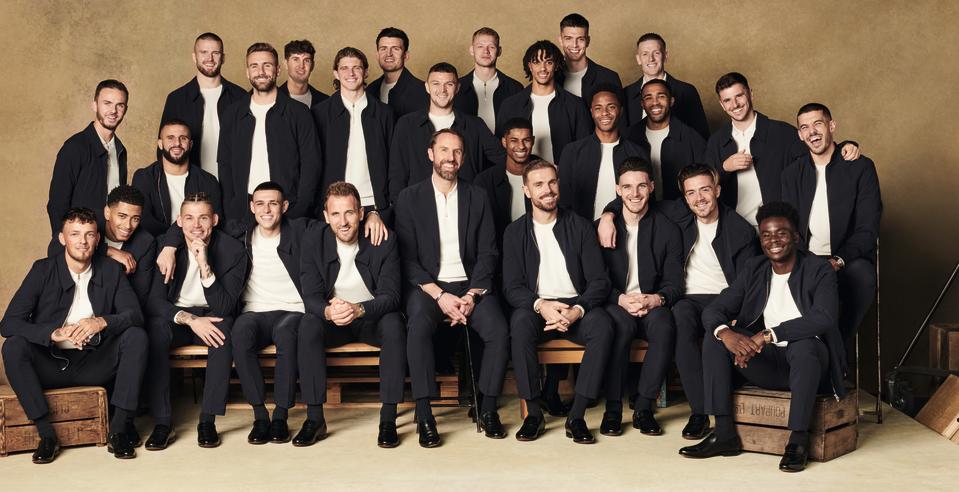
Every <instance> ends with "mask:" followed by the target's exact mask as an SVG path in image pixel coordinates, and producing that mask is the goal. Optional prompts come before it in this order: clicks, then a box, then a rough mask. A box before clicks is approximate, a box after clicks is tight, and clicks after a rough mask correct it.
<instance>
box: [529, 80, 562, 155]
mask: <svg viewBox="0 0 959 492" xmlns="http://www.w3.org/2000/svg"><path fill="white" fill-rule="evenodd" d="M555 97H556V91H553V92H551V93H550V94H548V95H546V96H539V95H536V94H532V93H530V95H529V98H530V100H531V101H532V102H533V114H532V120H533V122H532V123H533V137H535V140H534V142H533V152H532V153H533V154H536V155H538V156H540V158H542V159H544V160H547V161H549V162H552V163H554V164H555V163H556V161H554V160H553V141H552V138H551V137H550V128H549V103H550V101H552V100H553V98H555Z"/></svg>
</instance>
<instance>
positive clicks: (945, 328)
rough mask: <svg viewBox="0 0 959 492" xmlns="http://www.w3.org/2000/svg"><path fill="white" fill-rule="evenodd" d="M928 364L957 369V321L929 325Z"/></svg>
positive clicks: (958, 362) (958, 348) (958, 367)
mask: <svg viewBox="0 0 959 492" xmlns="http://www.w3.org/2000/svg"><path fill="white" fill-rule="evenodd" d="M929 365H930V366H932V367H935V368H939V369H945V370H948V371H959V323H933V324H931V325H929Z"/></svg>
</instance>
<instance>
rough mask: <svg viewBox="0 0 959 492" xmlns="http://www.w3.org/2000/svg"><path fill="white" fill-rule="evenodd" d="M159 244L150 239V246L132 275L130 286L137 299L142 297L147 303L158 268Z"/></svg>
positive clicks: (138, 260) (138, 261)
mask: <svg viewBox="0 0 959 492" xmlns="http://www.w3.org/2000/svg"><path fill="white" fill-rule="evenodd" d="M156 259H157V246H156V243H155V242H153V241H150V246H148V247H147V250H146V252H145V253H144V254H143V256H141V257H140V258H139V259H137V269H136V270H135V271H134V272H133V275H130V277H129V280H130V286H131V287H133V292H134V293H135V294H136V297H137V299H142V300H143V301H144V303H145V301H146V300H147V297H148V296H149V295H150V288H151V286H152V285H153V271H154V270H155V269H156Z"/></svg>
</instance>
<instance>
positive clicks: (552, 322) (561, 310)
mask: <svg viewBox="0 0 959 492" xmlns="http://www.w3.org/2000/svg"><path fill="white" fill-rule="evenodd" d="M539 315H540V316H542V317H543V319H544V320H546V326H544V327H543V331H550V330H556V331H558V332H560V333H566V332H567V331H568V330H569V327H570V326H573V323H575V322H577V321H579V319H580V318H581V317H582V316H583V312H582V311H581V310H580V309H579V308H577V307H575V306H570V305H569V304H566V303H565V302H560V301H550V300H546V299H543V300H541V301H540V302H539Z"/></svg>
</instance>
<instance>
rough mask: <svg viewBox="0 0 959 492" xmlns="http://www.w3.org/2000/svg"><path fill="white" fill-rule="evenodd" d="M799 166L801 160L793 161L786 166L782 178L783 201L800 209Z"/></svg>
mask: <svg viewBox="0 0 959 492" xmlns="http://www.w3.org/2000/svg"><path fill="white" fill-rule="evenodd" d="M799 166H800V162H797V161H793V163H792V164H789V165H788V166H786V169H784V170H783V173H782V177H781V178H780V186H781V187H782V190H781V191H782V201H784V202H786V203H788V204H790V205H792V206H793V207H794V208H796V209H797V210H798V209H799V169H800V168H799Z"/></svg>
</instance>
